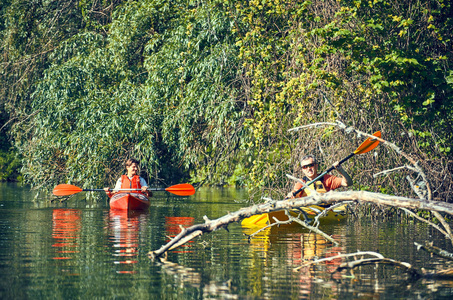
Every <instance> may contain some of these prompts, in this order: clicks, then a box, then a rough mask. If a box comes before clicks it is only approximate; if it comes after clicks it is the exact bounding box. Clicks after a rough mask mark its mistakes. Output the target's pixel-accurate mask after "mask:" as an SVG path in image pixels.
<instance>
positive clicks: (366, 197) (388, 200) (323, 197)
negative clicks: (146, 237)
mask: <svg viewBox="0 0 453 300" xmlns="http://www.w3.org/2000/svg"><path fill="white" fill-rule="evenodd" d="M343 201H360V202H368V203H375V204H381V205H388V206H394V207H402V208H408V209H416V210H419V209H422V210H429V211H438V212H443V213H447V214H451V215H453V203H446V202H439V201H429V200H420V199H413V198H406V197H399V196H393V195H385V194H380V193H373V192H366V191H346V192H334V191H331V192H328V193H325V194H314V195H310V196H308V197H303V198H295V199H287V200H281V201H275V200H274V201H268V202H266V203H262V204H258V205H253V206H250V207H246V208H242V209H240V210H238V211H236V212H232V213H229V214H227V215H225V216H223V217H220V218H218V219H215V220H209V219H208V218H207V217H206V219H205V224H199V225H194V226H191V227H189V228H186V229H185V230H183V231H181V233H179V234H178V235H177V236H176V237H175V238H173V240H171V241H170V242H169V243H167V244H166V245H164V246H162V247H161V248H160V249H158V250H155V251H152V252H149V256H150V257H152V258H154V257H159V256H160V255H162V254H163V253H165V252H166V251H168V250H170V249H174V247H176V246H180V245H182V243H181V240H182V239H183V238H185V237H186V236H189V235H191V234H193V237H195V236H199V235H201V234H203V233H209V232H212V231H215V230H217V229H219V228H227V226H228V225H229V224H230V223H234V222H240V221H242V220H243V219H245V218H248V217H251V216H253V215H258V214H263V213H269V212H273V211H279V210H291V209H297V208H301V207H304V206H309V205H315V204H320V203H321V202H323V203H326V204H332V203H336V202H343ZM197 231H200V232H197ZM194 232H197V233H194ZM189 240H190V239H189ZM184 241H185V242H187V241H188V239H184ZM173 246H174V247H173Z"/></svg>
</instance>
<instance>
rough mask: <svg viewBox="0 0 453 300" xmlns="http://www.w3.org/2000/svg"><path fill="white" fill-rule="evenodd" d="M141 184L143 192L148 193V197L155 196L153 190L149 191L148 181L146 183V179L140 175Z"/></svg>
mask: <svg viewBox="0 0 453 300" xmlns="http://www.w3.org/2000/svg"><path fill="white" fill-rule="evenodd" d="M140 185H141V187H142V193H144V194H145V195H148V197H152V196H153V193H152V192H151V191H148V183H146V180H145V179H144V178H143V177H140Z"/></svg>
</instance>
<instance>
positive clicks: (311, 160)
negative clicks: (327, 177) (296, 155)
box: [300, 155, 318, 180]
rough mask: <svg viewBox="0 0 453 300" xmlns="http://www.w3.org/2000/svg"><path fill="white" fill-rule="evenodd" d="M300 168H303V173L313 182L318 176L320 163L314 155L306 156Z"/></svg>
mask: <svg viewBox="0 0 453 300" xmlns="http://www.w3.org/2000/svg"><path fill="white" fill-rule="evenodd" d="M300 166H301V167H302V172H304V175H305V176H307V177H308V179H310V180H313V179H315V178H316V177H317V176H318V162H317V161H316V157H315V156H313V155H306V156H304V157H302V159H301V161H300Z"/></svg>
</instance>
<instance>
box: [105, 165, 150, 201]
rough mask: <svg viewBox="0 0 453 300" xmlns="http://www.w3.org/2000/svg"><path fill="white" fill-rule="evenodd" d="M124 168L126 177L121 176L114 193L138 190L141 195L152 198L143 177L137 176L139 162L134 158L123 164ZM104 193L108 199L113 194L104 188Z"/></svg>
mask: <svg viewBox="0 0 453 300" xmlns="http://www.w3.org/2000/svg"><path fill="white" fill-rule="evenodd" d="M125 166H126V171H127V174H126V175H122V176H121V177H120V178H119V179H118V180H117V182H116V185H115V188H114V189H113V190H114V191H118V190H121V189H140V190H141V193H143V194H144V195H147V196H148V197H151V196H152V193H151V192H149V191H148V190H147V189H148V184H147V183H146V180H145V179H144V178H143V177H140V176H139V175H138V166H139V161H138V160H136V159H135V158H130V159H128V160H127V161H126V163H125ZM104 191H105V193H106V194H107V196H109V198H111V197H112V195H113V193H112V192H111V191H110V188H108V187H106V188H104Z"/></svg>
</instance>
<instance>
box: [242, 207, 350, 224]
mask: <svg viewBox="0 0 453 300" xmlns="http://www.w3.org/2000/svg"><path fill="white" fill-rule="evenodd" d="M325 209H326V208H325V207H323V206H318V205H310V206H307V207H301V208H300V210H291V211H290V213H291V215H292V216H294V217H299V218H300V219H301V220H303V221H305V220H306V221H308V223H311V222H313V221H314V219H315V217H316V216H317V215H318V214H320V213H321V212H323V211H324V210H325ZM346 217H347V208H346V204H344V205H342V206H339V207H336V208H334V209H332V210H329V211H328V212H327V214H326V215H325V216H322V217H320V218H319V221H320V222H332V221H334V222H337V221H341V220H343V219H345V218H346ZM274 218H275V219H277V220H279V221H288V216H287V215H286V214H285V211H284V210H279V211H274V212H270V213H264V214H261V215H254V216H251V217H249V218H246V219H244V220H242V223H241V224H242V226H245V227H256V226H259V227H263V226H266V225H270V224H273V223H275V219H274Z"/></svg>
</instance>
